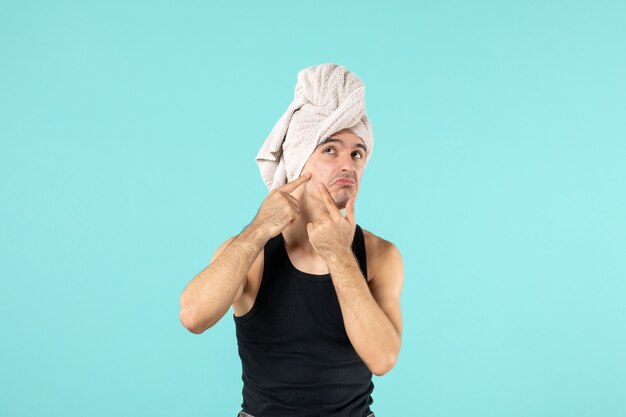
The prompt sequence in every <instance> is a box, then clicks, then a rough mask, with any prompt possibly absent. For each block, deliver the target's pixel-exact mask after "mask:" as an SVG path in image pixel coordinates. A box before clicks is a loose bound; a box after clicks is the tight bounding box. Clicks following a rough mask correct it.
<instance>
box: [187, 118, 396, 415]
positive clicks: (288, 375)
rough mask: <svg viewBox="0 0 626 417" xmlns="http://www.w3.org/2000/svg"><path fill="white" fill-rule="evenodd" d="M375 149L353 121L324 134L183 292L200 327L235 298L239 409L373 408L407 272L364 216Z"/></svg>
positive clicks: (360, 411)
mask: <svg viewBox="0 0 626 417" xmlns="http://www.w3.org/2000/svg"><path fill="white" fill-rule="evenodd" d="M369 151H370V149H368V146H367V145H366V143H365V142H364V141H363V140H362V138H361V137H359V136H357V135H356V134H355V133H354V132H353V131H351V130H350V129H342V130H340V131H338V132H336V133H334V134H332V135H330V136H329V137H327V138H326V139H323V140H321V141H320V143H319V144H318V145H317V146H316V147H315V149H314V150H313V152H312V153H311V155H310V156H309V157H308V159H306V163H305V164H304V166H303V168H302V170H301V172H303V173H304V174H302V175H300V176H299V177H297V178H295V179H293V180H292V181H290V182H287V183H285V184H283V185H279V186H276V187H274V188H273V189H271V190H270V192H269V194H268V195H267V197H266V198H265V199H264V201H263V203H262V204H261V206H260V208H259V210H258V212H257V215H256V216H255V218H254V220H253V221H252V222H251V223H250V224H249V225H248V226H247V227H245V228H244V230H243V231H242V232H241V233H240V234H238V235H236V236H233V237H231V238H230V239H228V240H226V241H225V242H224V243H223V244H222V245H221V246H220V247H219V248H218V249H217V251H216V252H215V254H214V255H213V258H212V259H211V263H210V265H209V266H208V267H207V268H205V269H204V270H203V271H202V272H200V273H199V274H198V275H197V276H196V277H195V278H194V279H193V280H192V281H191V282H190V283H189V284H188V285H187V287H186V288H185V290H184V291H183V293H182V295H181V314H180V318H181V322H182V323H183V325H184V326H185V327H186V328H188V329H189V330H190V331H192V332H193V333H202V332H204V331H205V330H206V329H208V328H210V327H211V326H213V325H214V324H215V323H216V322H217V321H218V320H220V319H221V318H222V317H223V316H224V314H225V313H226V312H227V311H228V309H229V308H230V306H231V305H232V307H233V311H234V321H235V324H236V331H237V341H238V346H239V355H240V358H241V360H242V369H243V376H242V379H243V382H244V387H243V403H242V410H241V412H240V413H239V416H240V417H248V416H253V417H278V416H284V417H287V416H289V417H312V416H327V417H339V416H341V417H348V416H349V417H355V416H358V417H370V416H374V413H373V412H372V411H371V409H370V407H369V406H370V405H371V404H372V402H373V399H372V397H371V394H372V391H373V388H374V386H373V383H372V373H373V374H376V375H378V376H381V375H384V374H385V373H387V372H388V371H389V370H390V369H391V368H392V367H393V366H394V365H395V363H396V360H397V358H398V354H399V352H400V345H401V335H402V317H401V311H400V295H401V291H402V286H403V279H404V270H403V264H402V258H401V255H400V252H399V250H398V249H397V248H396V246H395V245H394V244H393V243H391V242H389V241H387V240H384V239H382V238H380V237H378V236H376V235H374V234H373V233H371V232H369V231H367V230H365V229H362V228H361V227H360V226H359V225H357V223H356V214H355V204H354V203H355V200H356V197H357V194H358V191H359V186H360V184H361V176H362V174H363V169H364V166H365V165H364V161H365V160H366V156H368V152H369ZM343 209H345V210H346V215H345V217H344V215H343V214H342V212H341V211H340V210H343Z"/></svg>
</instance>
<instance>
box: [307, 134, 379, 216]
mask: <svg viewBox="0 0 626 417" xmlns="http://www.w3.org/2000/svg"><path fill="white" fill-rule="evenodd" d="M364 147H365V145H364V143H363V140H361V138H359V137H358V136H357V135H355V134H354V133H353V132H352V131H351V130H349V129H344V130H341V131H339V132H337V133H335V134H333V135H331V136H330V140H327V141H326V142H324V143H321V144H320V145H318V147H317V148H316V149H315V151H314V152H313V154H312V155H311V156H310V157H309V159H308V160H307V162H306V164H305V165H304V168H303V169H302V173H305V172H311V173H312V174H313V175H312V177H311V179H310V180H309V181H307V182H306V183H305V185H306V187H305V191H304V192H305V193H306V194H307V195H308V197H313V198H314V199H320V194H319V190H318V188H317V186H318V184H320V183H324V184H326V188H328V191H329V192H330V195H331V196H332V197H333V200H335V203H336V204H337V207H338V208H339V209H343V208H345V207H346V203H347V202H348V200H349V199H350V197H356V195H357V193H358V191H359V186H360V184H361V175H362V174H363V167H364V164H365V155H366V152H367V151H368V150H366V149H364Z"/></svg>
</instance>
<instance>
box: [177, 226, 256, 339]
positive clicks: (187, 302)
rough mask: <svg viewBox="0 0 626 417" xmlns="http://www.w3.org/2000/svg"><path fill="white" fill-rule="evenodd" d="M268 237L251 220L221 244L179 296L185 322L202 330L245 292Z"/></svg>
mask: <svg viewBox="0 0 626 417" xmlns="http://www.w3.org/2000/svg"><path fill="white" fill-rule="evenodd" d="M266 241H267V237H266V235H265V234H264V233H263V232H262V231H261V230H259V228H258V227H257V226H256V225H255V224H254V223H251V224H250V225H249V226H248V227H246V228H245V229H244V230H243V231H242V232H241V233H240V234H238V235H236V236H233V237H231V238H230V239H228V240H227V241H226V242H224V243H223V244H222V245H221V246H220V247H219V248H218V250H217V251H216V252H215V254H214V255H213V258H212V259H211V263H210V264H209V266H207V267H206V268H205V269H204V270H202V271H201V272H200V273H199V274H198V275H196V276H195V277H194V278H193V279H192V280H191V282H189V284H188V285H187V287H185V289H184V290H183V293H182V294H181V296H180V321H181V323H182V324H183V326H185V327H186V328H187V329H188V330H189V331H190V332H192V333H197V334H200V333H202V332H204V331H205V330H207V329H209V328H210V327H212V326H213V325H214V324H215V323H217V322H218V321H219V320H220V319H221V318H222V317H223V316H224V314H226V312H227V311H228V309H229V308H230V306H231V305H232V304H233V303H234V302H235V301H236V300H237V299H238V298H239V297H240V296H241V294H242V293H243V289H244V287H245V285H246V282H247V274H248V271H249V270H250V267H251V266H252V263H253V262H254V260H255V259H256V258H257V256H258V255H259V253H260V252H261V250H262V249H263V246H264V245H265V243H266Z"/></svg>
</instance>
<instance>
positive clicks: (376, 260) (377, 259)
mask: <svg viewBox="0 0 626 417" xmlns="http://www.w3.org/2000/svg"><path fill="white" fill-rule="evenodd" d="M361 229H362V230H363V238H364V240H365V254H366V258H367V270H368V282H369V281H371V280H372V279H374V278H376V275H377V274H378V273H379V271H381V270H384V269H387V270H388V269H390V268H393V269H396V268H397V267H398V266H400V267H402V255H401V254H400V250H399V249H398V248H397V247H396V245H394V244H393V242H391V241H389V240H387V239H384V238H382V237H380V236H378V235H376V234H374V233H373V232H371V231H369V230H366V229H364V228H363V227H361ZM398 264H399V265H398Z"/></svg>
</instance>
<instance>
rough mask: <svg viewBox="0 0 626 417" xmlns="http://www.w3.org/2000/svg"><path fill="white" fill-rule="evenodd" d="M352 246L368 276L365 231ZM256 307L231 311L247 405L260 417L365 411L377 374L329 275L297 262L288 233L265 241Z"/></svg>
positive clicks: (346, 416) (349, 416) (345, 415)
mask: <svg viewBox="0 0 626 417" xmlns="http://www.w3.org/2000/svg"><path fill="white" fill-rule="evenodd" d="M352 251H353V252H354V254H355V257H356V259H357V260H358V263H359V266H360V268H361V271H362V272H363V277H364V279H366V280H367V265H366V258H365V241H364V238H363V231H362V230H361V228H360V227H359V225H357V226H356V230H355V234H354V239H353V241H352ZM264 262H265V264H264V267H263V276H262V279H261V285H260V287H259V291H258V294H257V297H256V300H255V302H254V305H253V306H252V309H251V310H250V311H249V312H247V313H246V314H244V315H243V316H240V317H237V316H235V315H233V318H234V320H235V327H236V332H237V345H238V349H239V357H240V358H241V365H242V378H241V379H242V380H243V403H242V404H241V407H242V409H243V411H244V412H246V413H248V414H252V415H253V416H255V417H366V416H367V415H368V414H370V412H371V411H370V408H369V406H370V405H371V404H372V402H373V399H372V397H371V395H370V394H371V393H372V391H373V390H374V383H373V382H372V373H371V371H370V370H369V369H368V368H367V366H366V365H365V363H364V362H363V361H362V360H361V358H360V357H359V356H358V354H357V353H356V351H355V350H354V347H353V346H352V344H351V343H350V340H349V339H348V335H347V333H346V329H345V327H344V323H343V316H342V315H341V308H340V306H339V300H338V299H337V293H336V292H335V288H334V286H333V282H332V280H331V276H330V274H324V275H316V274H309V273H306V272H302V271H300V270H298V269H296V268H295V267H294V266H293V264H292V263H291V261H290V260H289V257H288V256H287V250H286V248H285V242H284V238H283V235H282V233H281V234H279V235H277V236H275V237H273V238H271V239H270V240H269V241H268V242H267V243H266V244H265V248H264Z"/></svg>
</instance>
